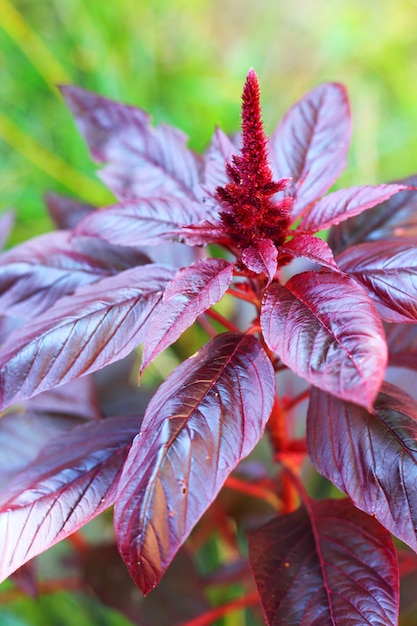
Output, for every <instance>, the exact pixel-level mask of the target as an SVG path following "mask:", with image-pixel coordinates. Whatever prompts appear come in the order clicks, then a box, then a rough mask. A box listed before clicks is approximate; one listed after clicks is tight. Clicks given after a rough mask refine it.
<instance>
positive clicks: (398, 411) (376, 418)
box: [307, 383, 417, 550]
mask: <svg viewBox="0 0 417 626" xmlns="http://www.w3.org/2000/svg"><path fill="white" fill-rule="evenodd" d="M307 438H308V439H307V440H308V449H309V453H310V456H311V459H312V461H313V463H314V465H315V466H316V468H317V470H318V471H319V472H320V473H321V474H323V475H324V476H326V478H328V479H329V480H331V481H332V482H333V483H334V484H335V485H336V486H337V487H338V488H339V489H341V490H342V491H344V492H345V493H346V494H347V495H348V496H349V497H350V499H351V500H352V502H353V503H354V504H355V506H357V507H358V508H359V509H362V510H363V511H365V512H366V513H368V514H369V515H373V516H374V517H376V519H377V520H378V521H379V522H380V523H381V524H382V525H383V526H385V528H387V529H388V530H389V531H391V532H392V533H394V535H396V536H397V537H399V538H400V539H401V540H402V541H404V542H405V543H407V544H408V545H409V546H410V547H411V548H412V549H413V550H417V536H416V528H417V491H416V484H417V402H416V400H414V399H413V398H411V396H409V395H408V394H406V393H405V392H404V391H402V390H400V389H399V388H397V387H394V386H393V385H389V384H388V383H384V385H383V387H382V390H381V393H380V394H379V395H378V397H377V399H376V401H375V405H374V409H373V412H372V413H369V412H368V411H367V410H366V409H364V408H363V407H360V406H357V405H355V404H351V403H348V402H344V401H342V400H340V399H338V398H335V397H333V396H331V395H329V394H326V393H323V392H321V391H319V390H318V389H313V390H312V394H311V398H310V405H309V409H308V416H307Z"/></svg>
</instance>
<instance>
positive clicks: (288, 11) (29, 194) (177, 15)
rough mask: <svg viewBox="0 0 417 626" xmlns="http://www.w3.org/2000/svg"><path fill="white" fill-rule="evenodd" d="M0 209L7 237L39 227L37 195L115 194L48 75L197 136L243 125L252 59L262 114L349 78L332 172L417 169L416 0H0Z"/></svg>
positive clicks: (102, 197)
mask: <svg viewBox="0 0 417 626" xmlns="http://www.w3.org/2000/svg"><path fill="white" fill-rule="evenodd" d="M0 16H1V18H0V67H1V82H0V168H1V176H0V211H1V210H6V209H8V208H13V209H15V210H16V212H17V229H16V231H15V235H14V242H16V241H18V240H21V239H25V238H27V237H29V236H33V235H34V234H36V233H38V232H42V231H44V230H45V229H46V228H49V221H48V218H47V216H46V211H45V210H44V208H43V201H42V196H43V194H44V192H45V191H48V190H53V191H60V192H62V193H66V194H69V195H73V196H75V197H79V198H80V199H83V200H86V201H88V202H91V203H94V204H104V203H107V202H110V201H111V196H110V195H109V193H108V192H107V191H106V190H105V189H104V187H103V186H102V185H101V183H100V182H99V181H98V179H97V178H96V177H95V167H94V164H93V163H92V162H91V160H90V158H89V156H88V154H87V151H86V149H85V147H84V144H83V142H82V140H81V139H80V138H79V136H78V134H77V131H76V130H75V127H74V124H73V122H72V119H71V116H70V114H69V113H68V111H67V110H66V107H65V105H64V104H63V101H62V100H61V98H60V96H59V93H58V91H57V90H56V88H55V85H57V84H61V83H75V84H78V85H80V86H82V87H84V88H87V89H90V90H93V91H97V92H99V93H101V94H102V95H105V96H108V97H111V98H114V99H119V100H121V101H123V102H126V103H129V104H134V105H137V106H139V107H142V108H144V109H146V110H147V111H149V112H150V113H151V114H152V117H153V119H154V121H155V122H160V121H165V122H168V123H170V124H173V125H176V126H178V127H180V128H181V129H182V130H183V131H185V132H186V133H187V134H188V135H189V137H190V145H191V146H192V147H193V148H195V149H197V150H202V149H204V147H205V145H206V144H207V143H208V141H209V138H210V137H211V134H212V132H213V129H214V127H215V125H216V124H218V125H220V126H221V127H222V128H223V129H224V130H226V131H228V132H232V131H234V130H237V129H238V126H239V109H240V94H241V90H242V85H243V82H244V79H245V76H246V73H247V71H248V69H249V68H250V67H251V66H253V67H254V68H255V69H256V71H257V73H258V75H259V78H260V81H261V85H262V99H263V109H264V118H265V124H266V128H267V130H268V131H269V132H270V131H272V130H273V128H274V126H275V125H276V123H277V121H278V120H279V119H280V117H281V115H282V114H283V113H284V112H285V110H286V109H287V108H288V107H289V106H290V105H291V104H292V103H293V102H294V101H295V100H297V99H298V98H300V97H301V96H302V95H303V94H304V93H305V92H306V91H307V90H308V89H310V88H312V87H314V86H315V85H317V84H318V83H320V82H322V81H326V80H333V81H340V82H343V83H344V84H345V85H346V86H347V88H348V91H349V94H350V99H351V105H352V115H353V121H354V140H353V145H352V150H351V153H350V162H349V167H348V169H347V170H346V172H345V174H344V176H343V178H342V179H341V180H340V182H339V186H341V185H348V184H362V183H377V182H385V181H388V180H392V179H394V178H396V177H401V176H404V175H407V174H411V173H413V172H415V171H417V80H416V78H417V28H416V26H417V1H416V0H333V1H332V2H328V1H325V0H302V1H301V0H275V1H274V0H256V1H252V2H251V1H249V0H117V2H116V1H113V0H108V1H107V2H102V1H99V0H0Z"/></svg>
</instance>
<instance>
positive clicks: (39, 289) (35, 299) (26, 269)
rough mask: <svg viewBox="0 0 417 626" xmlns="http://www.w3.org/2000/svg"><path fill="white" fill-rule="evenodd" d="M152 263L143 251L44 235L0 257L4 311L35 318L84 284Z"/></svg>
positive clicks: (58, 234) (0, 302) (61, 234)
mask: <svg viewBox="0 0 417 626" xmlns="http://www.w3.org/2000/svg"><path fill="white" fill-rule="evenodd" d="M148 262H149V259H148V257H147V256H146V255H145V254H144V253H143V252H140V251H138V250H134V249H132V248H123V247H121V246H113V245H111V244H107V243H105V242H103V241H99V240H97V239H86V238H84V237H80V238H78V239H73V238H72V235H71V234H70V233H69V232H65V231H58V232H54V233H47V234H45V235H40V236H39V237H35V238H34V239H31V240H29V241H27V242H24V243H22V244H20V245H18V246H16V247H15V248H13V249H11V250H9V251H8V252H5V253H4V254H2V255H1V256H0V313H3V314H5V315H12V316H17V317H20V318H22V319H31V318H34V317H35V316H37V315H39V314H40V313H43V312H44V311H46V310H48V309H49V308H50V307H51V306H52V305H53V304H54V303H55V302H56V301H57V300H59V299H60V298H62V297H63V296H66V295H69V294H71V293H73V292H74V291H75V290H76V289H77V288H79V287H81V286H82V285H88V284H91V283H94V282H97V281H98V280H100V279H102V278H105V277H107V276H113V275H115V274H117V273H118V272H120V271H123V270H125V269H128V268H130V267H134V266H135V265H143V264H144V263H148Z"/></svg>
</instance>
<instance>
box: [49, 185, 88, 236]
mask: <svg viewBox="0 0 417 626" xmlns="http://www.w3.org/2000/svg"><path fill="white" fill-rule="evenodd" d="M44 199H45V204H46V206H47V209H48V212H49V215H50V216H51V217H52V219H53V221H54V223H55V226H56V227H57V228H58V229H59V230H66V229H72V228H75V226H77V224H78V223H79V222H81V220H82V219H84V218H85V217H87V215H90V213H92V212H93V211H95V207H94V206H93V205H92V204H87V203H86V202H81V201H80V200H76V199H75V198H68V197H67V196H61V195H60V194H57V193H47V194H46V195H45V198H44Z"/></svg>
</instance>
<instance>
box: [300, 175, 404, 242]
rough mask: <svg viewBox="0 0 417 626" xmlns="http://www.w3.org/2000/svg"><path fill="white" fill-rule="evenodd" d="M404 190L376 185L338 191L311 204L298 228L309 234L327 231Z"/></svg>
mask: <svg viewBox="0 0 417 626" xmlns="http://www.w3.org/2000/svg"><path fill="white" fill-rule="evenodd" d="M404 189H405V187H404V185H377V186H376V187H372V186H371V185H367V186H364V187H349V189H339V190H338V191H334V192H333V193H330V194H328V195H327V196H325V197H324V198H322V199H321V200H319V201H318V202H316V204H313V206H312V207H311V208H310V209H309V210H308V211H307V212H306V213H305V214H304V215H303V217H302V218H301V221H300V224H299V226H298V228H299V229H300V230H307V231H310V232H317V231H319V230H327V229H328V228H330V226H333V225H334V224H339V223H340V222H342V221H344V220H347V219H348V218H349V217H352V216H354V215H358V214H359V213H362V212H363V211H365V210H366V209H370V208H372V207H374V206H375V205H376V204H379V203H381V202H384V200H387V199H388V198H390V197H391V196H393V195H394V194H396V193H398V192H399V191H403V190H404Z"/></svg>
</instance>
